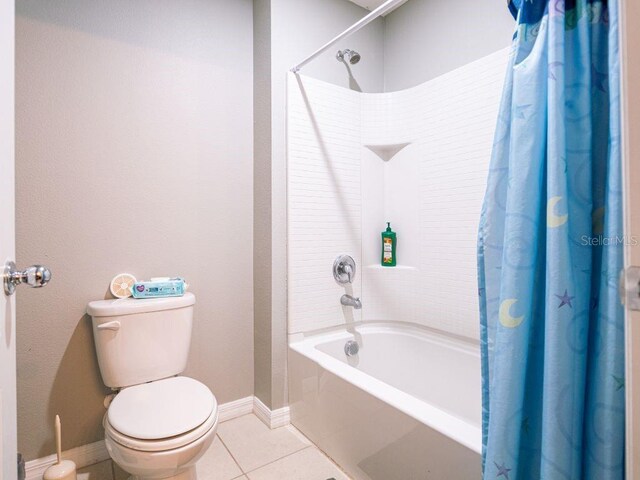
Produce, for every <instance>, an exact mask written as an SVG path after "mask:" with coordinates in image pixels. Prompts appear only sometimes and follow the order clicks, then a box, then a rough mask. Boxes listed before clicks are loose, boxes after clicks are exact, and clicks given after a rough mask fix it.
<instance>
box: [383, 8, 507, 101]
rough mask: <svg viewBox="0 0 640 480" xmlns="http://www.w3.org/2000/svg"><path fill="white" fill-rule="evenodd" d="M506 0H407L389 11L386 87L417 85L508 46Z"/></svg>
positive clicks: (385, 54)
mask: <svg viewBox="0 0 640 480" xmlns="http://www.w3.org/2000/svg"><path fill="white" fill-rule="evenodd" d="M514 27H515V22H514V20H513V17H512V16H511V13H510V12H509V10H508V8H507V5H506V2H505V1H504V0H482V1H478V0H456V1H451V0H409V1H408V2H407V3H405V4H404V5H402V6H401V7H400V8H398V9H396V10H394V11H393V12H391V13H390V14H389V15H387V16H386V17H385V41H384V63H385V66H384V71H385V91H387V92H393V91H396V90H400V89H403V88H409V87H414V86H416V85H419V84H421V83H423V82H426V81H427V80H430V79H432V78H435V77H437V76H438V75H442V74H444V73H447V72H449V71H451V70H453V69H454V68H458V67H460V66H462V65H465V64H467V63H469V62H472V61H474V60H476V59H478V58H481V57H483V56H485V55H489V54H490V53H493V52H495V51H496V50H499V49H501V48H505V47H507V46H508V45H509V44H510V43H511V38H512V36H513V31H514Z"/></svg>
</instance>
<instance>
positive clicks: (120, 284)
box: [109, 273, 136, 298]
mask: <svg viewBox="0 0 640 480" xmlns="http://www.w3.org/2000/svg"><path fill="white" fill-rule="evenodd" d="M134 283H136V277H134V276H133V275H131V274H130V273H119V274H118V275H116V276H115V277H113V278H112V279H111V284H109V290H110V291H111V295H113V296H114V297H116V298H129V297H130V296H131V295H132V292H131V287H133V284H134Z"/></svg>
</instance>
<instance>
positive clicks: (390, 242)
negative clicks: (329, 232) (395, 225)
mask: <svg viewBox="0 0 640 480" xmlns="http://www.w3.org/2000/svg"><path fill="white" fill-rule="evenodd" d="M397 241H398V240H397V238H396V232H394V231H393V230H391V222H387V229H386V230H385V231H384V232H382V259H381V265H382V266H383V267H395V266H396V243H397Z"/></svg>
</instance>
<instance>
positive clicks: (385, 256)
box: [382, 238, 393, 263]
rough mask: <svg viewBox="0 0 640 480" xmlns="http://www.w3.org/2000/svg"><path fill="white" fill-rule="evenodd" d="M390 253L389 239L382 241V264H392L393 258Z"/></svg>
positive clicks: (390, 244) (390, 242) (390, 241)
mask: <svg viewBox="0 0 640 480" xmlns="http://www.w3.org/2000/svg"><path fill="white" fill-rule="evenodd" d="M391 252H392V240H391V239H390V238H385V239H383V243H382V261H383V262H384V263H393V257H392V253H391Z"/></svg>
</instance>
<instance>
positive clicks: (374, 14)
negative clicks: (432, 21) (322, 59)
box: [291, 0, 406, 73]
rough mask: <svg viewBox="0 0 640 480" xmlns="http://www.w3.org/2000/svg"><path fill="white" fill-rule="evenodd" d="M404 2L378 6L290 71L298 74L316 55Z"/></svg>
mask: <svg viewBox="0 0 640 480" xmlns="http://www.w3.org/2000/svg"><path fill="white" fill-rule="evenodd" d="M405 1H406V0H387V1H386V2H384V3H383V4H382V5H380V6H379V7H378V8H376V9H375V10H373V11H372V12H371V13H370V14H368V15H367V16H365V17H363V18H362V19H361V20H358V21H357V22H356V23H354V24H353V25H351V26H350V27H349V28H347V29H346V30H345V31H344V32H342V33H341V34H340V35H338V36H337V37H335V38H333V40H330V41H329V42H327V43H325V44H324V45H323V46H322V47H320V48H319V49H318V50H316V51H315V52H313V53H312V54H311V55H309V56H308V57H307V58H305V59H304V60H303V61H301V62H300V63H298V64H297V65H296V66H294V67H293V68H292V69H291V71H292V72H293V73H298V72H299V71H300V69H301V68H302V67H304V66H305V65H306V64H307V63H309V62H310V61H311V60H313V59H314V58H316V57H317V56H318V55H320V54H321V53H323V52H324V51H325V50H328V49H329V48H331V47H332V46H334V45H335V44H336V43H338V42H339V41H340V40H342V39H343V38H345V37H348V36H349V35H351V34H352V33H355V32H357V31H358V30H360V29H361V28H362V27H364V26H365V25H368V24H370V23H371V22H373V21H374V20H375V19H376V18H378V17H379V16H380V15H384V14H385V13H387V12H388V11H389V10H391V9H393V8H394V7H395V6H396V5H399V4H400V3H403V2H405Z"/></svg>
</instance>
